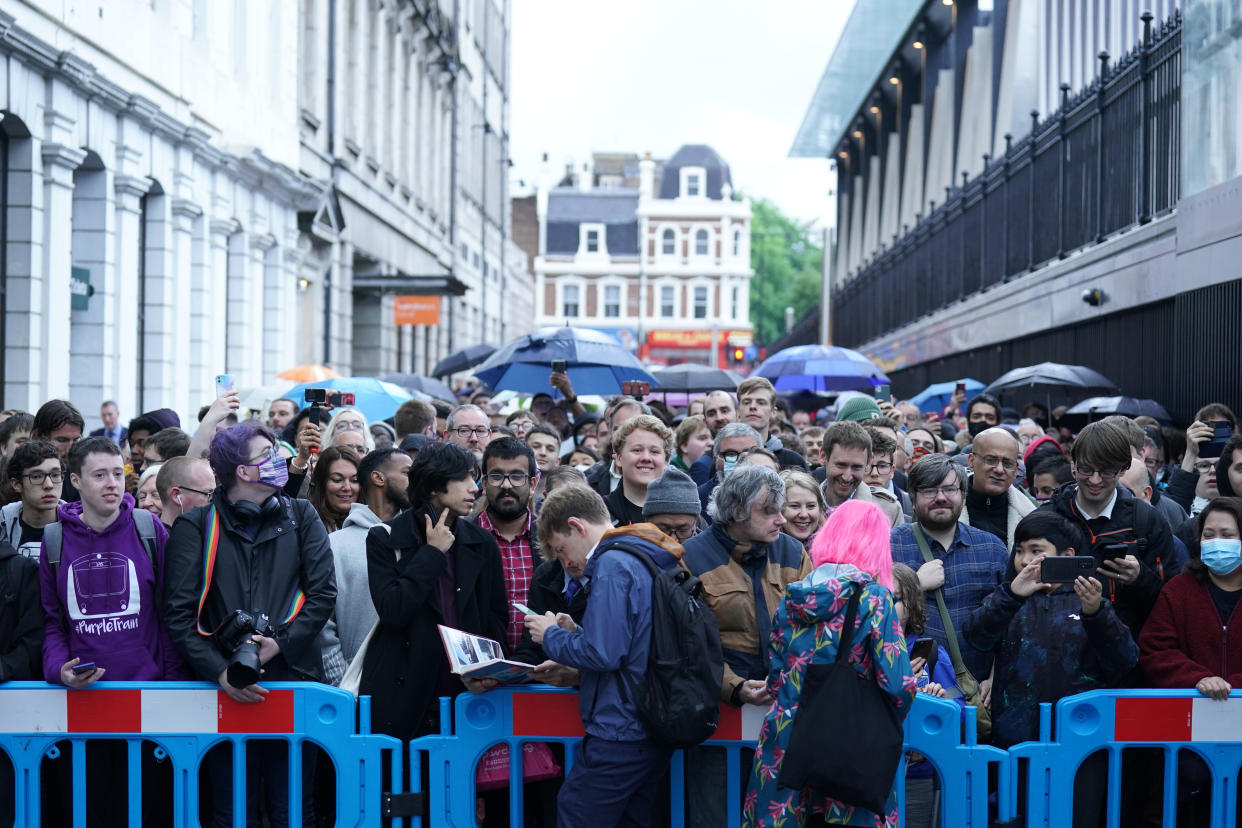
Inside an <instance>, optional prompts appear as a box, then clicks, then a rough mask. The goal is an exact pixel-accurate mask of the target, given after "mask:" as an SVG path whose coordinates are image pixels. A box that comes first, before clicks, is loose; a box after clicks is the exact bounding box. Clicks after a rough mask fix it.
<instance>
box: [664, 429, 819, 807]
mask: <svg viewBox="0 0 1242 828" xmlns="http://www.w3.org/2000/svg"><path fill="white" fill-rule="evenodd" d="M734 426H737V427H738V428H740V429H746V430H747V431H751V432H753V431H754V429H752V428H750V426H747V425H744V424H741V423H735V424H733V425H728V426H725V427H724V428H722V429H721V430H720V434H718V435H717V440H718V441H720V440H721V438H722V437H723V438H724V440H726V441H727V440H728V439H729V438H728V436H727V434H726V430H727V429H730V428H734ZM734 433H737V432H734ZM752 439H753V440H754V441H755V445H758V441H757V436H756V437H755V438H752ZM725 451H728V452H732V451H735V449H726V450H725ZM725 451H722V452H719V454H724V453H725ZM784 506H785V484H784V483H783V482H782V481H781V478H780V476H779V475H778V474H777V473H776V472H774V471H772V470H771V469H769V468H767V467H765V466H760V465H757V464H746V465H742V466H738V467H737V469H736V470H734V471H732V473H730V474H729V475H727V476H726V477H724V479H723V480H722V481H721V483H720V485H719V487H717V488H716V490H715V492H714V493H713V494H712V498H711V504H710V506H709V512H710V515H711V518H712V520H713V521H714V523H713V524H712V527H711V529H709V530H708V531H706V532H703V533H701V534H699V535H696V536H695V537H693V538H691V539H690V540H688V541H686V542H685V548H686V554H685V556H684V557H683V558H682V563H683V564H684V565H685V566H686V567H687V568H688V569H689V570H690V571H691V572H692V573H693V574H694V575H696V576H697V577H698V578H699V579H700V580H701V581H702V582H703V598H704V600H705V602H706V603H707V605H708V606H709V607H710V608H711V610H712V612H713V613H715V615H716V623H717V625H718V626H719V628H720V643H721V646H722V647H723V650H724V659H725V665H724V681H723V682H722V686H721V688H720V699H721V701H724V702H727V703H729V704H731V705H733V706H734V707H741V706H742V705H743V704H754V705H759V706H762V707H767V706H768V705H770V704H771V703H772V696H771V695H770V694H769V692H768V690H767V687H766V682H765V680H766V678H767V675H768V641H769V640H770V639H771V637H772V616H773V615H775V614H776V610H777V609H778V608H779V607H780V604H781V600H782V598H783V597H784V594H785V587H786V586H787V585H788V584H790V583H792V582H793V581H798V580H801V579H802V578H805V577H806V576H807V575H808V574H810V572H811V569H812V568H813V567H812V566H811V559H810V557H809V556H808V555H807V554H806V551H805V550H804V549H803V548H802V544H801V543H799V542H798V541H797V540H795V539H794V538H793V536H792V535H787V534H785V533H784V532H782V531H781V526H783V525H784V523H785V518H784V516H783V515H782V513H781V510H782V509H783V508H784ZM691 752H692V753H693V754H694V756H693V757H692V759H691V761H688V762H687V763H686V765H687V769H688V770H687V789H688V790H687V793H688V796H689V799H690V813H692V814H694V815H695V817H694V820H693V823H694V824H695V825H713V826H714V825H723V824H724V814H725V805H724V801H723V799H722V798H721V796H720V791H722V790H724V775H725V756H724V750H723V749H721V748H695V749H692V751H691ZM749 762H750V759H749V757H747V756H743V757H742V765H743V767H749Z"/></svg>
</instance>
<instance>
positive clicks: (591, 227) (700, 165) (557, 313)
mask: <svg viewBox="0 0 1242 828" xmlns="http://www.w3.org/2000/svg"><path fill="white" fill-rule="evenodd" d="M655 170H656V164H655V162H654V161H652V160H651V159H650V158H646V159H644V160H642V161H640V162H639V176H638V187H637V188H636V189H634V188H626V187H620V186H606V187H602V188H597V187H595V186H593V183H594V176H592V175H591V174H590V172H589V171H587V172H584V173H583V174H582V175H581V176H575V178H576V181H574V182H572V185H571V186H565V182H562V186H558V187H554V188H545V187H541V188H540V189H539V190H538V191H537V192H536V211H537V214H538V219H539V255H538V256H537V257H536V258H535V265H534V274H535V302H536V305H537V308H538V309H537V317H536V322H537V324H539V325H564V324H570V325H575V326H581V327H587V328H594V329H597V330H601V331H605V332H607V333H611V334H613V335H614V336H616V337H617V338H618V339H619V340H620V341H621V342H622V343H623V344H625V345H627V346H628V347H630V348H631V350H633V351H634V352H635V353H636V354H637V355H638V356H639V357H640V358H642V359H644V360H650V361H654V362H661V363H666V364H678V363H682V362H694V363H699V364H704V365H715V366H721V367H726V366H727V365H729V364H730V362H731V358H732V351H734V350H735V349H738V348H742V349H744V348H746V347H748V346H750V345H751V344H752V341H753V327H752V326H751V323H750V307H749V295H750V288H749V285H750V279H751V277H752V276H753V275H754V274H753V271H752V270H751V269H750V219H751V209H750V204H749V203H748V202H746V201H744V200H743V201H735V200H734V199H733V189H732V182H731V180H730V175H729V167H728V165H727V164H726V163H725V162H724V160H723V159H721V158H720V156H719V155H717V154H716V152H715V151H714V150H712V149H711V148H710V147H707V146H704V145H687V146H684V147H682V148H681V149H680V150H678V151H677V152H676V153H675V154H674V155H673V156H672V157H671V158H670V159H669V160H668V161H667V162H666V163H665V164H664V166H663V170H662V174H661V176H660V181H659V182H658V183H657V182H656V180H655V177H656V176H655Z"/></svg>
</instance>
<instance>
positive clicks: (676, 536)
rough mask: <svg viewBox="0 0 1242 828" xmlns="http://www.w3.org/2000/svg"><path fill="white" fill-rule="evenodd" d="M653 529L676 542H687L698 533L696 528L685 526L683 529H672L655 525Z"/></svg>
mask: <svg viewBox="0 0 1242 828" xmlns="http://www.w3.org/2000/svg"><path fill="white" fill-rule="evenodd" d="M655 528H657V529H659V530H660V531H661V532H663V533H664V534H666V535H668V536H669V537H670V538H672V539H673V540H676V541H688V540H690V539H691V538H693V537H694V536H695V535H697V534H698V533H699V528H698V526H687V527H686V528H685V529H674V528H672V527H671V526H661V525H660V524H658V523H657V524H655Z"/></svg>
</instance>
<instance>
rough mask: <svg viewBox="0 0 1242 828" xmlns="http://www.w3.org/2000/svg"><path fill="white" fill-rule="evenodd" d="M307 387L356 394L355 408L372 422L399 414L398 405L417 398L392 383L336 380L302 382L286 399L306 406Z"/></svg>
mask: <svg viewBox="0 0 1242 828" xmlns="http://www.w3.org/2000/svg"><path fill="white" fill-rule="evenodd" d="M307 388H326V389H327V390H329V391H343V392H346V393H349V394H353V395H354V405H353V407H354V408H356V409H358V410H359V411H361V412H362V416H364V417H366V418H367V422H369V423H374V422H378V421H379V420H383V419H385V418H387V417H391V416H392V415H393V414H395V413H396V412H397V406H399V405H401V403H403V402H405V401H406V400H412V399H414V397H413V396H411V395H410V392H409V391H406V390H405V389H404V388H401V387H400V386H397V385H393V384H392V383H391V382H382V381H380V380H377V379H376V378H375V377H337V378H335V379H326V380H320V381H318V382H302V383H298V384H297V385H295V386H293V387H292V388H290V389H289V391H288V392H287V393H286V394H285V395H284V396H286V397H288V398H289V399H291V400H297V402H298V404H299V405H302V406H303V407H305V402H304V396H305V392H306V389H307Z"/></svg>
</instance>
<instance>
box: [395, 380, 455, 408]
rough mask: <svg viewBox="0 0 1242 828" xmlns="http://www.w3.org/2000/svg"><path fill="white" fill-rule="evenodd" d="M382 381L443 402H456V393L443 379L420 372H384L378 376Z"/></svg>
mask: <svg viewBox="0 0 1242 828" xmlns="http://www.w3.org/2000/svg"><path fill="white" fill-rule="evenodd" d="M380 379H382V380H383V381H384V382H391V383H392V384H393V385H399V386H401V387H402V388H404V389H405V390H407V391H413V392H418V393H421V394H426V395H428V396H430V397H435V398H436V399H439V400H444V401H445V402H451V403H453V404H454V405H456V403H457V395H456V394H454V393H453V389H452V388H449V387H448V386H447V385H446V384H445V383H444V382H443V381H441V380H438V379H435V378H433V377H424V376H422V375H421V374H385V375H384V376H382V377H380Z"/></svg>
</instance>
